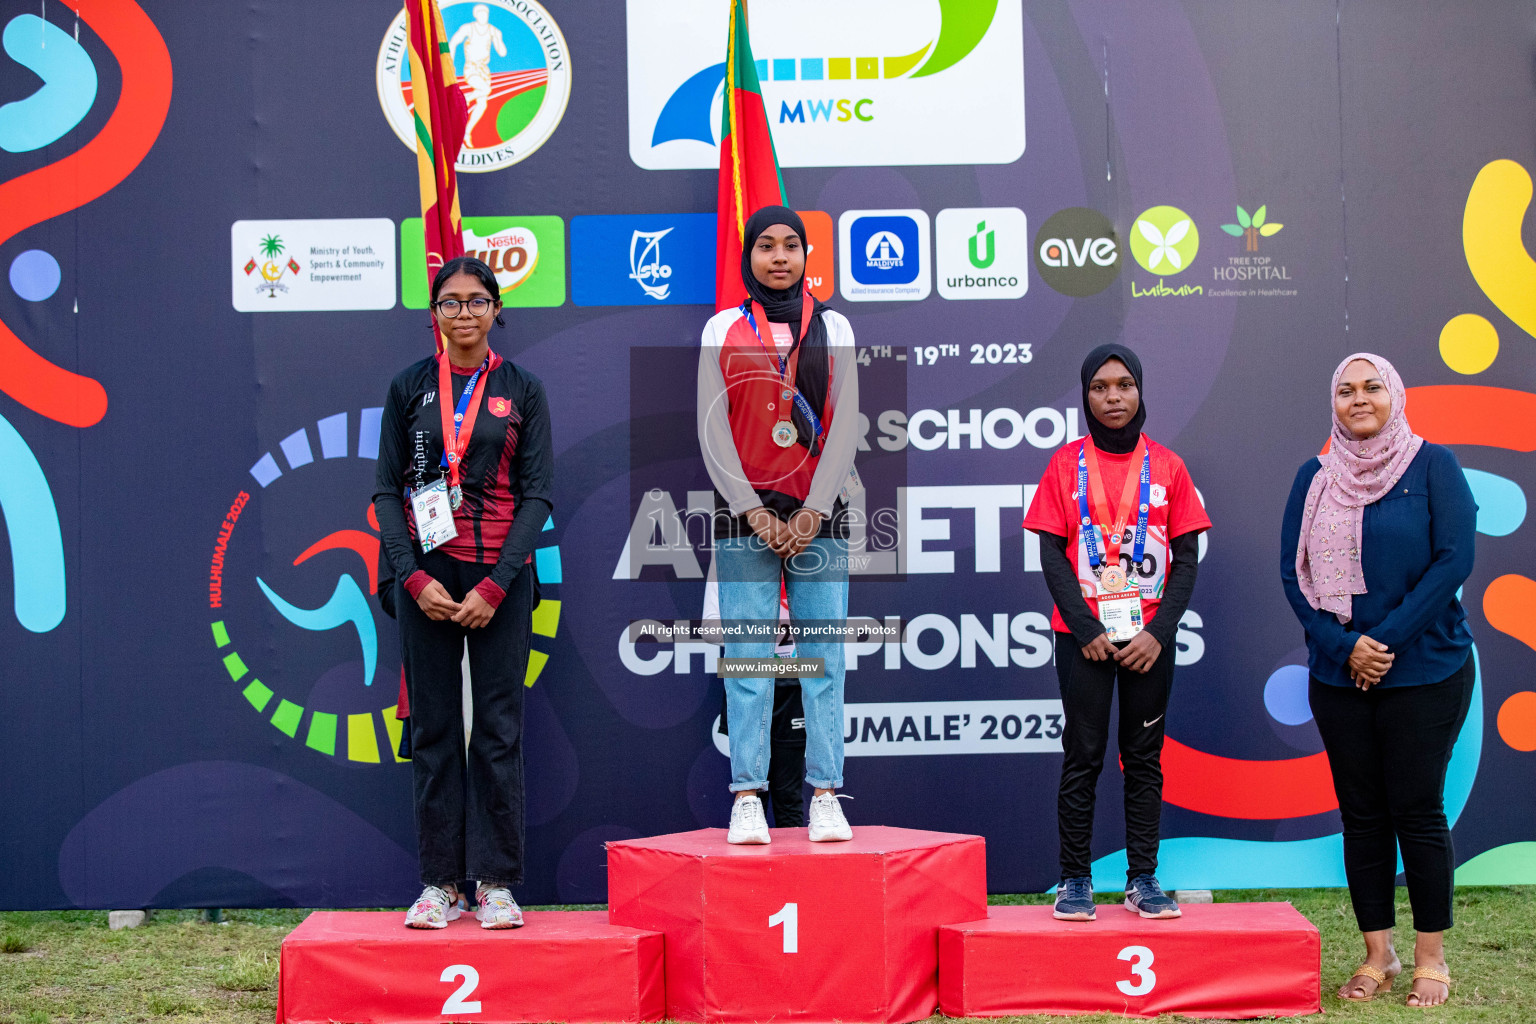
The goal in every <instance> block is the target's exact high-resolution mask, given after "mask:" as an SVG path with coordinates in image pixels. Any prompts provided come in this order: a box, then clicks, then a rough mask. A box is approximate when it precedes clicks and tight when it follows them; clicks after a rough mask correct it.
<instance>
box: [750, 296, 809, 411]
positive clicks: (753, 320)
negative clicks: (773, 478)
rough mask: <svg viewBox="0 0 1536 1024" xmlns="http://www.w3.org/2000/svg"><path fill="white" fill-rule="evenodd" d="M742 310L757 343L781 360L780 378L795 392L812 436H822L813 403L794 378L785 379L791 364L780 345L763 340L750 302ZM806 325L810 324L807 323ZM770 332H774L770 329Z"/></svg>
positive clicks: (798, 407) (802, 334)
mask: <svg viewBox="0 0 1536 1024" xmlns="http://www.w3.org/2000/svg"><path fill="white" fill-rule="evenodd" d="M741 312H742V314H743V315H744V316H745V317H746V318H747V326H748V327H750V328H752V333H753V334H755V335H757V343H758V344H759V345H761V346H763V349H764V350H765V351H766V352H768V354H769V355H770V356H773V357H776V358H777V359H778V360H779V380H780V382H782V383H783V384H785V385H787V388H786V390H789V391H792V392H794V402H795V408H796V409H798V410H800V414H801V415H802V416H804V417H805V421H806V422H807V423H809V424H810V425H811V437H813V438H820V437H821V418H820V417H819V416H817V415H816V412H815V410H814V409H812V408H811V403H810V402H808V401H806V398H805V396H804V395H802V394H801V393H800V389H799V388H797V387H795V382H794V381H792V380H785V379H784V378H785V376H786V374H787V373H788V370H789V364H788V363H786V362H785V360H784V357H783V356H782V355H779V351H778V349H779V346H778V345H777V344H774V345H769V344H768V342H766V341H764V340H763V332H762V331H760V330H758V328H757V317H755V316H753V315H752V308H751V305H750V303H746V302H743V303H742V304H741ZM806 326H809V325H808V324H807V325H806ZM770 333H772V332H771V331H770ZM804 335H805V332H804V331H803V330H802V331H801V339H802V340H803V339H804ZM796 344H799V342H796Z"/></svg>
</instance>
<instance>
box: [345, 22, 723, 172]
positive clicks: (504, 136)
mask: <svg viewBox="0 0 1536 1024" xmlns="http://www.w3.org/2000/svg"><path fill="white" fill-rule="evenodd" d="M439 6H440V8H441V10H442V13H443V27H444V28H445V29H446V30H447V32H448V49H449V51H450V52H451V53H452V54H453V66H454V69H455V70H456V71H457V72H458V74H459V88H460V89H462V90H463V91H464V99H465V101H466V102H467V103H468V104H469V124H468V129H467V131H466V133H465V137H464V148H463V149H462V150H460V152H459V159H458V162H457V163H456V164H455V166H456V167H457V169H458V170H459V171H461V172H464V171H471V172H481V171H499V170H501V169H502V168H504V167H510V166H511V165H512V164H515V163H517V162H518V161H519V160H522V159H524V158H525V157H527V156H528V155H529V154H531V153H533V152H534V150H536V149H538V148H539V147H540V146H542V145H543V144H544V143H545V142H546V141H548V139H549V137H550V136H551V135H553V134H554V132H555V129H556V128H557V127H559V125H560V119H561V118H562V117H564V116H565V105H566V102H567V101H568V100H569V99H570V96H571V57H570V50H569V49H568V48H567V47H566V44H565V36H564V35H562V34H561V32H560V26H559V25H557V24H556V23H555V19H554V18H552V17H550V15H549V12H548V11H546V10H545V9H544V8H543V6H541V5H540V4H539V3H537V2H536V0H440V4H439ZM722 38H723V36H722ZM375 79H376V82H377V85H378V90H379V103H380V104H381V105H382V106H383V108H384V116H385V117H386V118H387V119H388V120H389V126H390V127H391V128H393V129H394V131H395V134H396V135H398V136H399V137H400V141H401V142H402V143H404V144H405V146H406V147H407V148H408V149H411V150H413V151H414V150H415V148H416V127H415V120H414V114H413V113H412V110H411V95H410V89H411V86H410V80H411V62H410V46H409V36H408V30H407V27H406V23H405V12H404V11H403V10H402V11H401V12H400V13H399V14H396V15H395V19H394V21H392V22H390V24H389V29H388V31H386V32H385V33H384V42H383V44H382V45H380V47H379V58H378V62H377V64H376V67H375Z"/></svg>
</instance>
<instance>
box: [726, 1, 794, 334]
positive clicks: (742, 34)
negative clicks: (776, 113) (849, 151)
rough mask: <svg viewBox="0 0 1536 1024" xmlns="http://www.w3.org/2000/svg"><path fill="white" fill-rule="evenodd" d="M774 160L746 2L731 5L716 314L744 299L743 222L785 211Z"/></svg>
mask: <svg viewBox="0 0 1536 1024" xmlns="http://www.w3.org/2000/svg"><path fill="white" fill-rule="evenodd" d="M788 205H789V200H788V199H786V198H785V194H784V179H783V178H782V177H780V176H779V158H778V155H777V154H776V153H775V152H774V151H773V135H772V134H770V133H769V131H768V112H767V111H766V110H765V109H764V108H763V92H762V89H761V87H760V86H759V85H758V81H757V64H756V63H754V62H753V60H752V41H751V39H750V38H749V37H748V31H747V4H746V0H731V22H730V30H729V33H728V35H727V37H726V45H725V102H724V103H723V104H722V109H721V112H720V203H719V211H720V213H719V220H718V222H717V226H716V239H717V241H716V246H715V308H716V309H717V310H720V309H730V308H731V307H732V306H739V305H741V303H742V302H743V301H745V300H746V297H747V289H746V288H745V286H743V285H742V283H741V233H742V231H743V230H744V229H745V227H746V223H747V218H748V217H750V216H752V214H753V212H754V211H756V210H759V209H761V208H762V207H764V206H788Z"/></svg>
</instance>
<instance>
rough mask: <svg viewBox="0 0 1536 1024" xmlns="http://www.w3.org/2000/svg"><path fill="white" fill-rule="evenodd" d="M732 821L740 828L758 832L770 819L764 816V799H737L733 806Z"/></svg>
mask: <svg viewBox="0 0 1536 1024" xmlns="http://www.w3.org/2000/svg"><path fill="white" fill-rule="evenodd" d="M731 819H732V821H731V823H732V824H733V825H734V826H735V827H736V828H739V829H745V830H746V831H748V832H756V831H757V830H758V829H760V828H763V827H764V826H766V825H767V824H768V819H767V818H765V817H763V801H762V799H761V798H759V799H757V800H737V801H736V803H735V805H734V806H733V807H732V808H731Z"/></svg>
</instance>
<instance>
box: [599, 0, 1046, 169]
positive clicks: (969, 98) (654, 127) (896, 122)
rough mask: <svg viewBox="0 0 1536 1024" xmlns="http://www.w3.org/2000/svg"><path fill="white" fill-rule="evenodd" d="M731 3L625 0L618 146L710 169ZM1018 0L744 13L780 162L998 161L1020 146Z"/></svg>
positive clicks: (793, 6) (790, 7)
mask: <svg viewBox="0 0 1536 1024" xmlns="http://www.w3.org/2000/svg"><path fill="white" fill-rule="evenodd" d="M729 8H730V5H729V4H728V3H725V2H724V0H668V2H667V3H658V2H656V0H628V21H627V32H628V48H629V153H630V157H631V159H633V160H634V162H635V163H636V164H637V165H638V166H640V167H643V168H646V169H647V170H667V169H679V168H714V167H717V166H719V162H720V154H719V141H720V117H721V106H722V103H721V92H722V85H723V82H724V80H725V62H724V60H723V59H722V54H721V49H720V43H721V40H722V39H724V38H725V36H726V30H727V19H728V17H729ZM1023 35H1024V32H1023V8H1022V3H1021V0H834V2H831V3H829V2H827V0H775V2H774V3H772V4H759V5H757V6H756V7H754V8H753V10H752V49H753V54H754V56H755V57H756V58H757V77H758V81H759V83H760V85H761V88H762V93H763V105H764V108H765V109H766V111H767V115H768V123H769V125H770V127H771V128H772V129H773V141H774V146H775V149H776V150H777V152H778V157H779V163H780V165H781V166H784V167H868V166H891V165H906V164H997V163H1011V162H1013V161H1014V160H1017V159H1018V158H1019V157H1020V156H1022V155H1023V153H1024V49H1023Z"/></svg>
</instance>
